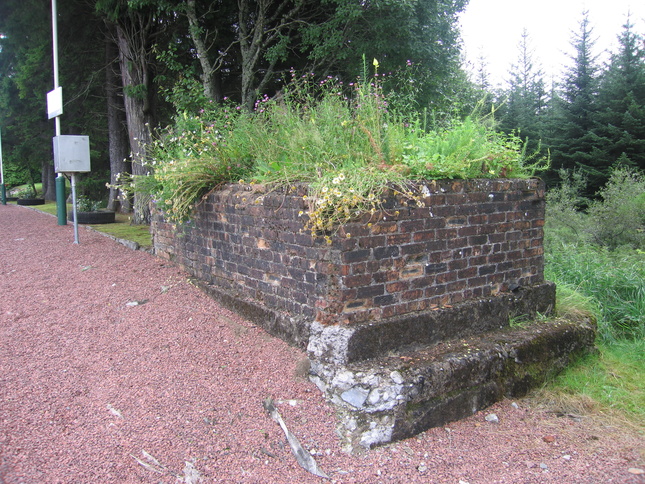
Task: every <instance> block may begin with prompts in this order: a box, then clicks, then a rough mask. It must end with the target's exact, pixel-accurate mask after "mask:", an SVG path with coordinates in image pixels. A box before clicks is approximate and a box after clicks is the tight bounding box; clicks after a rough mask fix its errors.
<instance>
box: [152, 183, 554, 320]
mask: <svg viewBox="0 0 645 484" xmlns="http://www.w3.org/2000/svg"><path fill="white" fill-rule="evenodd" d="M426 186H427V188H428V190H427V191H426V194H427V195H428V196H427V197H426V198H425V200H424V202H425V207H424V208H409V207H407V206H405V205H404V204H401V203H400V200H398V199H397V198H396V197H394V196H391V197H388V199H387V203H386V204H385V205H386V206H387V207H388V209H387V210H386V211H384V212H381V213H378V214H375V215H374V216H372V217H371V218H370V217H369V216H368V215H366V216H364V217H362V218H361V219H360V220H359V221H357V222H353V223H349V224H347V225H346V226H344V227H343V228H342V229H341V230H340V231H339V232H338V234H336V235H334V236H333V237H332V244H331V245H328V244H327V243H326V242H325V240H324V239H323V238H322V237H320V238H313V237H312V236H311V235H310V234H309V233H307V232H306V231H304V230H303V227H304V219H303V217H302V216H299V213H300V211H306V204H305V200H303V195H305V194H306V188H305V187H302V186H299V187H295V188H292V189H291V190H283V191H274V192H268V193H265V192H264V191H263V189H262V187H257V186H254V187H252V186H249V185H236V184H234V185H228V186H226V187H225V188H224V189H222V190H218V191H215V192H213V193H211V194H210V195H208V196H207V197H206V198H205V200H204V201H203V202H202V204H201V205H200V206H199V208H198V210H197V212H196V215H195V217H194V219H193V220H192V221H191V222H190V223H187V224H184V225H182V226H179V227H173V226H172V225H170V224H168V223H166V222H164V220H163V216H162V215H161V214H158V213H157V214H155V216H154V217H153V224H152V225H153V234H154V245H155V250H156V253H157V254H159V255H160V256H163V257H167V258H171V259H173V260H175V261H176V262H177V263H179V264H181V265H182V266H184V267H185V268H186V269H187V270H188V271H189V272H191V273H192V274H193V275H195V276H196V277H198V278H199V279H201V280H203V281H205V282H206V283H209V284H213V285H214V286H216V287H219V288H221V289H223V290H226V291H228V292H229V293H233V294H237V295H239V296H240V297H243V298H250V299H252V300H254V301H256V302H259V303H261V304H262V305H264V306H265V307H267V308H269V309H272V310H277V311H280V312H283V313H286V314H288V315H290V316H293V317H295V318H304V319H308V320H310V321H311V320H313V319H315V320H317V321H319V322H321V323H324V324H336V323H350V324H351V323H355V322H364V321H370V320H381V319H385V318H389V317H392V316H399V315H404V314H409V313H414V312H418V311H423V310H428V309H433V308H435V307H440V306H446V305H452V304H455V303H458V302H461V301H465V300H469V299H475V298H479V297H488V296H491V295H495V294H498V293H501V292H506V291H509V290H512V289H515V288H516V287H517V286H531V285H534V284H540V283H542V282H543V281H544V275H543V265H544V261H543V247H542V238H543V232H542V227H543V225H544V185H543V183H542V182H541V181H539V180H536V179H530V180H515V179H513V180H507V179H502V180H452V181H450V180H447V181H437V182H430V183H426Z"/></svg>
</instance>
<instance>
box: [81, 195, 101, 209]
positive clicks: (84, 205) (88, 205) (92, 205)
mask: <svg viewBox="0 0 645 484" xmlns="http://www.w3.org/2000/svg"><path fill="white" fill-rule="evenodd" d="M100 206H101V202H100V201H97V200H92V199H90V198H88V197H85V196H80V197H78V198H77V199H76V210H78V211H79V212H96V211H97V210H98V209H99V207H100Z"/></svg>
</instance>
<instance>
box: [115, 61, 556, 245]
mask: <svg viewBox="0 0 645 484" xmlns="http://www.w3.org/2000/svg"><path fill="white" fill-rule="evenodd" d="M374 65H375V67H376V68H378V64H377V63H375V64H374ZM381 79H382V76H381V77H379V75H378V73H376V74H375V75H374V77H372V78H371V79H367V78H365V79H364V80H362V81H359V82H356V83H351V84H349V85H344V84H343V83H342V82H340V81H338V80H337V79H334V78H332V77H329V78H327V79H325V80H323V81H322V82H315V81H314V77H313V75H311V74H305V75H303V76H299V75H297V74H296V73H295V72H292V80H291V82H290V83H289V84H288V85H287V86H286V87H285V88H284V89H283V90H282V91H281V92H280V94H279V95H277V96H275V97H274V98H272V99H269V98H268V97H264V98H262V99H260V100H258V102H257V103H256V105H255V109H254V110H253V112H247V111H245V110H244V109H241V108H240V107H237V106H234V105H231V104H225V105H223V106H213V105H209V106H208V108H207V109H204V110H202V111H201V112H200V113H198V114H197V115H188V114H186V113H184V114H182V115H180V116H177V118H176V119H175V122H174V124H173V125H172V126H169V127H168V128H166V129H164V130H162V131H160V132H158V133H157V136H156V141H155V143H154V146H153V147H152V149H151V150H150V153H151V155H150V159H149V161H148V164H149V175H148V176H146V177H134V178H129V179H127V180H123V181H122V185H125V186H124V187H122V188H125V189H130V190H140V191H143V192H147V193H149V194H150V195H151V196H152V198H153V199H154V201H155V202H156V203H157V206H158V207H159V208H160V209H162V210H163V211H164V212H165V215H166V217H167V218H168V219H169V220H171V221H184V220H186V219H188V218H190V216H191V213H192V210H193V208H194V207H195V205H196V204H198V203H199V201H200V200H201V199H202V197H203V196H204V195H205V194H206V193H208V192H209V191H210V190H212V189H215V188H217V187H219V186H221V185H222V184H224V183H229V182H235V181H237V180H240V179H242V180H245V181H247V182H249V181H250V182H253V183H261V184H264V185H267V186H268V187H278V186H283V187H289V186H292V185H293V184H294V183H305V184H307V185H308V186H309V192H308V194H307V202H308V210H307V213H306V214H302V215H303V216H306V227H307V229H308V230H311V231H312V233H316V234H319V235H320V234H329V233H331V232H334V231H336V230H337V229H338V228H339V227H340V226H341V225H342V224H343V223H346V222H348V221H349V220H351V219H353V218H355V217H357V216H359V215H362V214H364V213H368V212H375V211H378V210H379V209H380V208H381V200H382V194H383V192H384V191H385V190H387V189H393V190H395V191H396V192H398V193H399V194H401V195H402V196H403V198H404V199H407V200H408V201H410V202H412V203H420V200H421V198H422V197H421V196H419V194H418V193H416V192H415V189H414V188H413V187H414V185H415V184H414V183H412V182H414V181H417V180H425V179H437V178H498V177H528V176H532V175H533V174H534V173H535V171H536V170H539V169H541V168H545V164H544V160H539V161H538V162H537V163H533V164H532V163H531V162H530V160H531V157H530V156H528V155H527V154H526V152H525V150H524V148H523V144H522V142H521V141H520V140H519V139H518V138H517V137H514V136H506V135H502V134H500V133H497V132H495V131H494V130H493V129H492V128H491V127H489V126H488V125H487V124H486V123H484V122H482V121H481V120H478V119H477V118H476V117H475V116H471V117H468V118H466V119H465V120H461V121H458V120H454V121H453V122H451V123H448V127H447V128H446V127H445V126H446V124H445V123H443V124H442V126H441V127H437V128H432V127H428V126H427V123H426V122H425V120H424V117H423V116H421V115H418V116H417V115H414V114H413V115H411V114H410V113H405V115H404V114H403V113H399V112H396V111H395V110H393V109H391V108H390V104H389V102H388V95H386V94H384V92H383V88H382V86H381Z"/></svg>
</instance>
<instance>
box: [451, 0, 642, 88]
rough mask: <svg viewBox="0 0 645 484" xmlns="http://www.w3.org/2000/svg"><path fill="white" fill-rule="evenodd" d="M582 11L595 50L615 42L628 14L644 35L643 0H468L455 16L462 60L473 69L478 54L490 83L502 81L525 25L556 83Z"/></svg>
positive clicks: (538, 57)
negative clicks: (459, 36)
mask: <svg viewBox="0 0 645 484" xmlns="http://www.w3.org/2000/svg"><path fill="white" fill-rule="evenodd" d="M584 10H588V11H589V21H590V24H591V27H592V28H593V32H592V38H595V39H596V44H595V48H594V53H595V54H601V52H603V51H604V50H605V49H613V48H615V47H616V46H617V37H618V35H619V34H620V32H621V31H622V26H623V25H624V23H625V20H626V18H627V17H626V15H627V12H631V21H632V23H633V24H634V31H635V32H638V33H640V34H642V35H645V0H539V1H538V0H470V1H469V5H468V6H467V7H466V10H465V11H464V12H463V13H462V15H461V17H460V25H461V27H460V28H461V35H462V39H463V42H464V54H465V57H466V61H467V63H468V65H469V66H471V70H472V71H473V72H474V71H476V70H477V66H479V65H480V62H479V60H478V59H479V58H480V57H481V56H482V55H483V56H484V59H485V62H486V66H487V72H488V73H489V76H490V81H491V83H492V85H493V87H496V86H497V85H499V84H503V83H504V82H505V81H506V80H507V79H508V78H509V74H508V73H509V70H510V68H511V65H512V64H513V63H516V62H517V60H518V57H519V47H518V46H519V43H520V41H521V37H522V31H523V30H524V29H525V28H526V30H527V32H528V34H529V42H530V44H529V45H530V46H531V49H532V51H533V61H534V63H535V64H538V65H539V66H540V67H541V68H542V70H543V72H544V74H545V81H546V82H547V84H550V83H551V80H552V79H553V80H555V81H558V80H559V79H560V77H561V74H562V72H563V66H564V65H565V64H566V65H571V62H570V61H569V56H570V55H571V54H572V53H573V52H574V50H573V48H572V46H571V39H572V38H573V34H574V32H579V26H580V21H581V19H582V12H583V11H584ZM614 50H615V49H614ZM604 59H606V57H602V56H601V57H600V58H599V61H601V62H602V61H603V60H604Z"/></svg>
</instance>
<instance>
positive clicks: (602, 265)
mask: <svg viewBox="0 0 645 484" xmlns="http://www.w3.org/2000/svg"><path fill="white" fill-rule="evenodd" d="M561 176H562V184H561V185H560V186H559V187H557V188H554V189H551V190H549V192H548V193H547V197H546V198H547V209H546V223H545V261H546V267H545V273H546V277H547V278H549V279H551V280H553V281H554V282H555V283H556V284H557V285H558V292H559V294H560V292H563V293H567V294H571V292H572V291H573V292H578V293H579V294H580V295H581V297H582V299H583V300H584V301H585V305H586V308H587V310H588V311H590V312H591V313H592V314H594V315H595V316H596V319H597V321H598V330H599V336H600V338H601V339H602V340H604V341H609V342H613V341H616V340H620V339H623V338H629V339H639V338H645V263H644V262H645V256H644V253H643V251H642V249H643V228H644V225H643V222H644V220H645V219H644V218H643V217H644V212H643V209H644V208H645V205H643V203H644V197H645V195H644V193H645V190H644V189H645V185H644V180H643V176H642V175H641V174H639V173H638V172H635V171H633V170H629V169H624V168H619V169H617V170H615V171H614V173H613V174H612V176H611V178H610V180H609V182H608V183H607V185H606V186H605V188H603V189H602V190H601V191H600V192H599V199H598V200H595V201H588V200H585V199H582V198H581V197H580V195H579V194H580V193H581V192H582V191H583V190H584V188H585V180H584V178H583V177H582V176H581V175H579V174H577V173H565V172H563V173H562V174H561ZM585 205H588V207H589V208H588V212H587V213H585V212H584V211H582V210H581V209H580V208H581V207H584V206H585Z"/></svg>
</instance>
